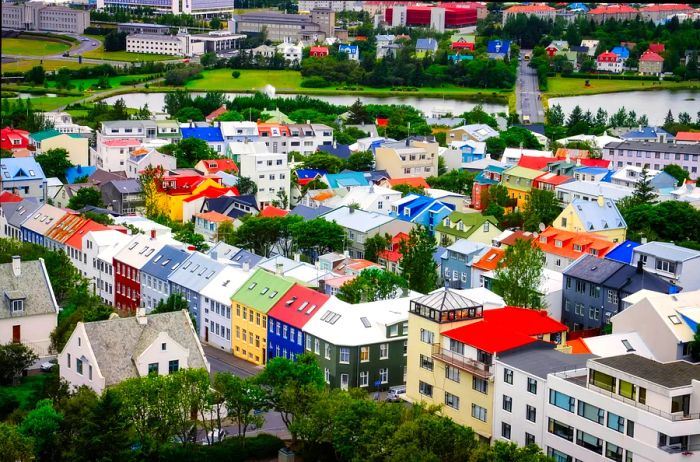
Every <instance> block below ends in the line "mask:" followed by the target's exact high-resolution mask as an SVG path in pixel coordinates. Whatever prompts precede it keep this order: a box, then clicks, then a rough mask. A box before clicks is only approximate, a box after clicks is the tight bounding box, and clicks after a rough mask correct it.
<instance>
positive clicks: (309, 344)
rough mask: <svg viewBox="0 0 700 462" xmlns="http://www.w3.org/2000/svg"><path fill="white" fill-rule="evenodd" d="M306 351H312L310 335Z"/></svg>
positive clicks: (307, 338) (307, 337) (307, 339)
mask: <svg viewBox="0 0 700 462" xmlns="http://www.w3.org/2000/svg"><path fill="white" fill-rule="evenodd" d="M236 330H238V327H236ZM236 336H238V335H236ZM306 350H307V351H311V337H309V336H308V335H307V336H306Z"/></svg>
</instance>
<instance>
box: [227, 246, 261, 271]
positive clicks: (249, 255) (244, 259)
mask: <svg viewBox="0 0 700 462" xmlns="http://www.w3.org/2000/svg"><path fill="white" fill-rule="evenodd" d="M262 259H263V257H261V256H260V255H257V254H254V253H253V252H249V251H247V250H245V249H241V250H239V251H238V253H236V255H234V256H232V257H231V258H229V260H231V261H232V262H233V264H234V265H237V266H241V267H242V266H243V265H244V264H245V263H248V265H249V268H253V267H254V266H256V265H257V264H258V263H259V262H260V260H262Z"/></svg>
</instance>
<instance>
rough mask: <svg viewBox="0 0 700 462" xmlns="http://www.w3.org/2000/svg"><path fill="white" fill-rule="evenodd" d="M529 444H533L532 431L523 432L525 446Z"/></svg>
mask: <svg viewBox="0 0 700 462" xmlns="http://www.w3.org/2000/svg"><path fill="white" fill-rule="evenodd" d="M530 444H535V435H533V434H532V433H528V432H525V446H528V445H530Z"/></svg>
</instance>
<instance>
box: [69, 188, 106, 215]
mask: <svg viewBox="0 0 700 462" xmlns="http://www.w3.org/2000/svg"><path fill="white" fill-rule="evenodd" d="M88 205H93V206H95V207H104V203H103V202H102V194H101V193H100V191H99V190H98V189H97V188H93V187H90V188H80V189H79V190H78V192H77V193H75V195H74V196H73V197H71V198H70V200H68V208H69V209H72V210H80V209H82V208H83V207H85V206H88Z"/></svg>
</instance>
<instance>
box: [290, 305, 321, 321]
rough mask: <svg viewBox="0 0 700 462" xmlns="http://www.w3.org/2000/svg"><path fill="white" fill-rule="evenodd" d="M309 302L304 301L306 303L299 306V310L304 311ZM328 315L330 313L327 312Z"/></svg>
mask: <svg viewBox="0 0 700 462" xmlns="http://www.w3.org/2000/svg"><path fill="white" fill-rule="evenodd" d="M308 304H309V302H304V303H302V304H301V305H300V306H299V308H297V311H304V308H306V306H307V305H308ZM326 315H328V313H326ZM324 316H325V315H324ZM324 321H325V319H324Z"/></svg>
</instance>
